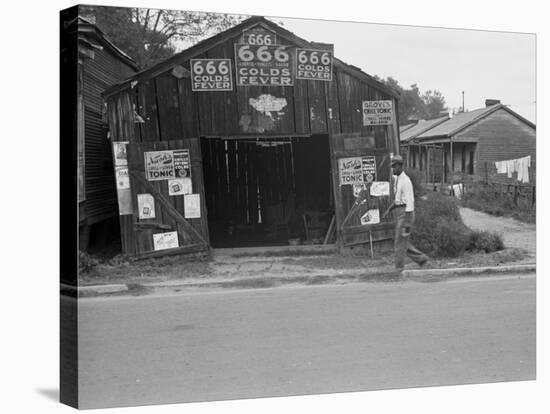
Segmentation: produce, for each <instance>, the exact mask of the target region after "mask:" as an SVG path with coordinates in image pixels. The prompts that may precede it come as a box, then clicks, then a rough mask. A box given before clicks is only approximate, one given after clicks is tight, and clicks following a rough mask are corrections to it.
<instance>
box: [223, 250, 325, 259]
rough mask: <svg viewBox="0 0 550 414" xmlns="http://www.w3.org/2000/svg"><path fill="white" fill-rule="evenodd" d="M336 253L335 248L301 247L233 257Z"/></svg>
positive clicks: (238, 254) (244, 253)
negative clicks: (316, 248)
mask: <svg viewBox="0 0 550 414" xmlns="http://www.w3.org/2000/svg"><path fill="white" fill-rule="evenodd" d="M333 254H334V250H333V249H330V250H324V249H323V250H321V249H319V250H301V249H285V250H273V251H270V250H267V251H265V252H242V253H235V254H232V255H231V257H287V256H288V257H299V256H330V255H333Z"/></svg>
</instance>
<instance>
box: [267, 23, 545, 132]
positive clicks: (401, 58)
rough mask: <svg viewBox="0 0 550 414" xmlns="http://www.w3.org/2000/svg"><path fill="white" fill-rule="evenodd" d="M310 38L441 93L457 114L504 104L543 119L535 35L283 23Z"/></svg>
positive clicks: (350, 59) (378, 71) (364, 65)
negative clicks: (538, 97) (461, 110)
mask: <svg viewBox="0 0 550 414" xmlns="http://www.w3.org/2000/svg"><path fill="white" fill-rule="evenodd" d="M278 20H281V21H282V22H283V23H284V27H285V28H286V29H287V30H290V31H291V32H294V34H296V35H298V36H300V37H302V38H304V39H305V40H308V41H317V42H324V43H332V44H334V55H335V56H336V57H337V58H338V59H340V60H342V61H344V62H346V63H349V64H352V65H354V66H357V67H360V68H361V69H362V70H363V71H364V72H366V73H368V74H370V75H378V76H380V77H382V78H386V77H388V76H391V77H393V78H394V79H396V80H397V81H398V82H399V84H400V85H401V86H403V87H405V88H408V87H410V85H412V84H415V83H416V84H417V85H418V87H419V89H420V91H421V92H424V91H426V90H429V89H437V90H439V91H440V92H441V93H442V94H443V96H444V97H445V101H446V103H447V106H448V108H449V109H450V110H452V109H453V108H457V109H458V108H460V107H462V91H464V106H465V108H466V110H473V109H477V108H481V107H483V106H485V99H499V100H500V101H501V102H502V103H503V104H505V105H509V107H510V108H511V109H512V110H514V111H515V112H517V113H519V114H520V115H522V116H523V117H525V118H527V119H529V120H530V121H532V122H535V121H536V72H535V71H536V60H535V59H536V44H535V42H536V37H535V35H533V34H523V33H521V34H520V33H510V32H494V31H480V30H460V29H441V28H432V27H418V26H402V25H383V24H368V23H349V22H335V21H326V20H306V19H283V18H281V19H278Z"/></svg>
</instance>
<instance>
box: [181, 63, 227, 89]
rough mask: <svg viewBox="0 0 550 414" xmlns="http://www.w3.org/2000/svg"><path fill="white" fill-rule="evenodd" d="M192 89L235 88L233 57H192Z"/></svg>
mask: <svg viewBox="0 0 550 414" xmlns="http://www.w3.org/2000/svg"><path fill="white" fill-rule="evenodd" d="M191 90H193V91H231V90H233V77H232V76H231V59H191Z"/></svg>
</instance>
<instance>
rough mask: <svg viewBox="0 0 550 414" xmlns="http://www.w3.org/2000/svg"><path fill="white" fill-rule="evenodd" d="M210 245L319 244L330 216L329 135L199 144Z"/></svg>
mask: <svg viewBox="0 0 550 414" xmlns="http://www.w3.org/2000/svg"><path fill="white" fill-rule="evenodd" d="M201 149H202V158H203V171H204V181H205V183H204V184H205V197H206V206H207V210H208V227H209V233H210V244H211V245H212V247H215V248H220V247H247V246H270V245H272V246H276V245H287V244H289V243H294V242H298V239H299V240H300V243H319V242H320V240H322V239H323V238H324V236H325V233H326V231H327V229H328V227H329V224H330V220H331V217H332V215H333V211H334V207H333V202H332V200H333V196H332V191H331V184H330V183H331V179H330V152H329V141H328V135H313V136H310V137H300V138H296V137H283V138H264V137H251V138H239V139H224V138H203V139H202V140H201Z"/></svg>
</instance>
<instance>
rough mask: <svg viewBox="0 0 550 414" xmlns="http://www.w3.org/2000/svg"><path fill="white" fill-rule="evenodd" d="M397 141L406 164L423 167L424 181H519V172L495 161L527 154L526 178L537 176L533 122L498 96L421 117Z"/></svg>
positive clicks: (521, 156)
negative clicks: (448, 112)
mask: <svg viewBox="0 0 550 414" xmlns="http://www.w3.org/2000/svg"><path fill="white" fill-rule="evenodd" d="M401 145H402V147H404V148H405V151H407V153H408V157H407V166H408V167H409V168H416V169H417V170H420V171H422V172H423V174H424V176H425V179H426V181H428V182H443V183H458V182H471V181H485V182H488V181H490V182H500V183H509V184H512V183H517V178H518V176H517V173H514V174H513V176H512V177H508V175H507V174H502V173H498V172H497V169H496V166H495V162H498V161H505V160H513V159H519V158H523V157H526V156H530V157H531V167H530V168H529V181H530V182H531V183H533V182H534V181H535V177H536V174H535V172H536V127H535V125H534V124H533V123H532V122H530V121H529V120H527V119H525V118H523V117H522V116H520V115H519V114H517V113H516V112H514V111H513V110H511V109H510V108H508V107H507V106H506V105H503V104H502V103H500V101H497V100H490V99H488V100H487V101H486V106H485V107H484V108H480V109H476V110H473V111H469V112H464V113H460V114H457V115H455V116H453V117H452V118H448V117H442V118H438V119H434V120H431V121H425V122H422V123H419V124H418V126H416V127H413V128H410V129H407V130H406V131H404V132H403V133H402V135H401ZM451 172H452V174H451Z"/></svg>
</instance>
